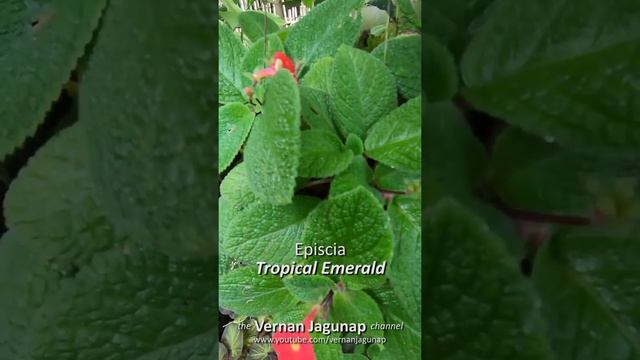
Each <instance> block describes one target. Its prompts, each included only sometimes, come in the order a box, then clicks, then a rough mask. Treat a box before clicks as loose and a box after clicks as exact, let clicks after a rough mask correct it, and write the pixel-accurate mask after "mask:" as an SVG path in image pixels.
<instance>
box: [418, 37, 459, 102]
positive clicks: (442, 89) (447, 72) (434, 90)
mask: <svg viewBox="0 0 640 360" xmlns="http://www.w3.org/2000/svg"><path fill="white" fill-rule="evenodd" d="M423 68H424V73H425V76H426V77H427V82H426V87H425V89H424V91H425V96H426V98H427V101H429V102H437V101H443V100H450V99H452V98H453V97H454V95H455V94H456V93H457V92H458V82H459V80H458V68H457V66H456V63H455V60H454V59H453V55H451V53H450V52H449V50H447V48H446V47H444V46H442V45H441V44H440V43H438V42H437V41H436V40H435V39H434V38H433V37H431V36H427V37H426V39H425V54H424V58H423Z"/></svg>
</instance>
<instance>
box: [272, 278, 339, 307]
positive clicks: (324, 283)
mask: <svg viewBox="0 0 640 360" xmlns="http://www.w3.org/2000/svg"><path fill="white" fill-rule="evenodd" d="M284 286H286V288H287V289H289V291H290V292H291V294H293V296H295V297H296V298H297V299H298V300H300V301H307V302H314V303H319V302H320V301H322V299H324V297H325V296H327V294H328V293H329V290H331V289H333V288H334V287H335V284H334V283H333V280H331V279H330V278H328V277H326V276H322V275H301V276H293V277H289V278H285V279H284Z"/></svg>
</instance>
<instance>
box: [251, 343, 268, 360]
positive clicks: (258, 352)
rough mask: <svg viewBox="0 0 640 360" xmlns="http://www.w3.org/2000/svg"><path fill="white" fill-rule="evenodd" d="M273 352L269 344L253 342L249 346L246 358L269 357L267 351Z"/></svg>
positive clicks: (258, 358)
mask: <svg viewBox="0 0 640 360" xmlns="http://www.w3.org/2000/svg"><path fill="white" fill-rule="evenodd" d="M271 352H273V349H272V347H271V344H264V343H257V342H256V343H253V344H252V345H251V347H249V352H248V353H247V360H265V359H268V358H269V353H271Z"/></svg>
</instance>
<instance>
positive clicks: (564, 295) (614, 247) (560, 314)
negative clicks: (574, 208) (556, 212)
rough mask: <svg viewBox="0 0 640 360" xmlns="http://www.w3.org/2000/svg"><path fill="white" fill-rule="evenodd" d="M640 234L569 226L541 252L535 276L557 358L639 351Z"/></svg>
mask: <svg viewBox="0 0 640 360" xmlns="http://www.w3.org/2000/svg"><path fill="white" fill-rule="evenodd" d="M637 234H638V231H637V229H634V230H632V231H628V232H625V231H609V230H602V229H584V230H571V231H566V232H562V233H560V234H558V235H557V236H555V237H554V238H553V239H552V240H551V241H550V242H549V243H548V244H547V245H546V246H545V247H544V248H543V250H542V252H541V253H540V254H539V255H538V256H537V258H536V263H535V266H534V275H533V278H534V281H535V284H536V287H537V288H538V289H539V292H540V295H541V297H542V300H543V309H544V313H545V315H546V316H545V318H546V321H547V324H548V327H547V328H548V333H549V337H550V338H551V344H552V347H553V350H554V351H555V353H556V356H557V358H562V359H583V358H585V356H587V357H594V356H595V357H597V358H598V359H603V360H615V359H624V358H627V359H633V358H637V357H639V356H640V345H639V344H640V342H639V341H638V340H639V339H640V338H639V336H638V330H637V329H638V327H639V326H640V324H639V321H640V313H639V309H640V304H639V299H640V294H639V291H638V290H639V289H640V288H639V287H638V286H637V277H636V274H637V273H638V271H640V268H639V265H638V261H637V257H636V255H635V254H637V251H638V246H639V245H640V243H639V242H638V235H637Z"/></svg>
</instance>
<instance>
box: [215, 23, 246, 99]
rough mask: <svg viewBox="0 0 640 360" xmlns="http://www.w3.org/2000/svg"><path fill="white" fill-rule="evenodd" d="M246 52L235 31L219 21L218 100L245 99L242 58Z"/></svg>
mask: <svg viewBox="0 0 640 360" xmlns="http://www.w3.org/2000/svg"><path fill="white" fill-rule="evenodd" d="M246 52H247V50H246V49H245V47H244V45H242V43H241V42H240V39H238V37H237V36H236V34H235V33H234V31H233V30H232V29H230V28H229V27H228V26H227V25H225V24H224V23H218V81H219V84H218V102H220V103H222V104H226V103H230V102H234V101H242V100H243V99H244V96H243V86H242V85H243V81H244V78H243V75H242V71H241V70H242V69H243V68H242V66H241V65H242V63H241V60H242V58H243V57H244V55H245V53H246Z"/></svg>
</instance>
